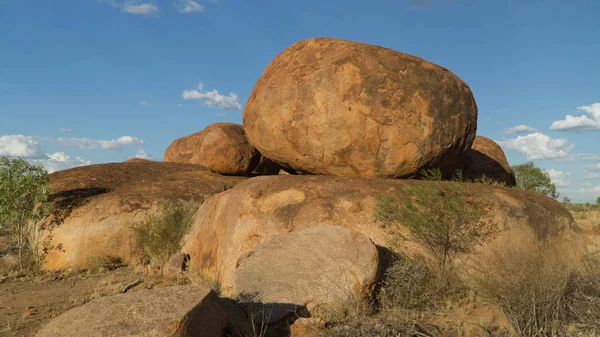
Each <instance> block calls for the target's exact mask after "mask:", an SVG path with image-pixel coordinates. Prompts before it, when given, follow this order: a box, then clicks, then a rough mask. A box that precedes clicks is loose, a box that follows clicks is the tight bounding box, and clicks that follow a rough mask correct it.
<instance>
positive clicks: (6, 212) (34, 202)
mask: <svg viewBox="0 0 600 337" xmlns="http://www.w3.org/2000/svg"><path fill="white" fill-rule="evenodd" d="M49 191H50V186H49V182H48V173H47V172H46V170H45V169H44V168H43V167H41V166H33V165H31V164H29V163H28V162H27V161H25V160H24V159H20V158H19V159H11V158H8V157H0V232H4V233H5V234H8V237H9V239H10V241H11V243H12V244H13V245H15V246H16V249H17V253H18V257H19V269H20V270H21V271H23V262H24V257H25V255H24V254H25V253H26V248H27V247H28V246H29V248H30V249H31V252H32V253H33V254H34V255H36V253H37V251H34V250H37V249H38V247H37V245H35V244H31V243H30V242H28V232H27V230H28V224H30V223H32V222H33V223H35V222H37V221H39V220H40V219H41V218H42V217H44V216H46V215H47V214H48V213H49V212H50V203H49V201H48V194H49ZM34 229H35V230H37V227H36V228H34Z"/></svg>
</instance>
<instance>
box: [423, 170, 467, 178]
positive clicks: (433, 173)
mask: <svg viewBox="0 0 600 337" xmlns="http://www.w3.org/2000/svg"><path fill="white" fill-rule="evenodd" d="M461 174H462V171H461ZM419 176H420V178H421V180H430V181H441V180H442V179H443V178H444V175H443V173H442V170H441V169H439V168H431V169H421V170H419Z"/></svg>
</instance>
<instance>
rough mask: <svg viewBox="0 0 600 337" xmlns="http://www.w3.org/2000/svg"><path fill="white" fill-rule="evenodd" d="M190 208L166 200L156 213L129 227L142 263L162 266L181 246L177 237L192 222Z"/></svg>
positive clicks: (191, 209)
mask: <svg viewBox="0 0 600 337" xmlns="http://www.w3.org/2000/svg"><path fill="white" fill-rule="evenodd" d="M193 215H194V209H193V208H191V207H188V206H185V205H183V204H182V203H180V202H169V203H167V204H166V205H165V206H163V208H162V209H161V210H160V211H159V212H158V214H157V215H150V216H148V218H147V219H146V220H145V221H143V222H141V223H138V224H136V225H134V226H133V227H132V230H133V232H134V235H135V239H136V244H137V248H138V251H139V254H140V256H141V258H142V259H143V261H142V262H143V263H144V264H150V265H152V266H155V267H162V266H163V265H164V264H165V263H166V262H167V260H168V259H169V258H170V257H171V256H172V255H173V254H175V253H177V252H179V250H180V249H181V239H182V238H183V236H184V235H185V234H186V233H187V232H188V230H189V229H190V226H191V224H192V217H193Z"/></svg>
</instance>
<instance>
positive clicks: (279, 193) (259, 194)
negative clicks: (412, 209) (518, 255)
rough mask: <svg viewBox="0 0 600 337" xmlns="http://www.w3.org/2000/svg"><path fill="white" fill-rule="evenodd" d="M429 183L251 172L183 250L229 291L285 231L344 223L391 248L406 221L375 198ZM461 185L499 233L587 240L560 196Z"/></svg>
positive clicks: (204, 211)
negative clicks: (379, 215) (246, 264)
mask: <svg viewBox="0 0 600 337" xmlns="http://www.w3.org/2000/svg"><path fill="white" fill-rule="evenodd" d="M434 183H440V184H457V183H455V182H434ZM428 184H432V182H429V181H418V180H387V179H361V178H347V177H326V176H291V175H290V176H283V175H281V176H269V177H256V178H252V179H249V180H246V181H244V182H242V183H240V184H238V185H237V186H236V187H234V188H233V189H231V190H228V191H226V192H224V193H220V194H218V195H216V196H214V197H213V198H211V199H210V200H208V201H207V202H206V203H205V204H203V205H202V207H200V209H199V210H198V212H197V213H196V215H195V217H194V223H193V224H192V229H191V230H190V233H189V234H188V235H187V236H186V237H185V238H184V241H183V248H182V251H183V252H184V253H186V254H189V255H190V262H189V265H188V266H189V267H190V268H191V269H195V270H197V271H201V272H203V273H204V274H206V275H209V276H211V277H214V278H216V279H218V280H219V282H220V284H221V289H222V290H223V292H224V293H225V294H230V293H231V292H232V288H234V283H235V274H236V269H237V267H236V266H237V265H238V263H239V261H240V260H239V259H240V257H242V256H245V255H247V254H249V253H250V252H252V251H253V250H254V249H255V248H256V247H258V246H259V245H260V244H263V243H266V242H268V241H270V240H273V239H275V238H276V237H277V236H278V235H281V234H285V233H290V232H299V231H304V230H306V229H308V228H311V227H314V226H318V225H331V226H343V227H346V228H348V229H350V230H352V231H355V232H358V233H361V234H363V235H365V236H367V237H368V238H370V239H371V240H372V241H373V242H374V243H375V244H377V245H378V246H382V247H389V246H390V245H391V244H392V240H394V238H398V237H399V235H404V236H406V235H408V233H406V231H405V230H404V227H403V226H399V225H397V226H382V225H381V223H378V222H377V221H376V220H375V219H374V207H375V205H376V203H377V200H379V199H380V198H382V197H384V196H397V197H398V198H400V199H399V200H400V202H402V200H404V199H405V198H406V196H407V194H406V188H409V187H419V186H421V187H427V185H428ZM463 184H465V185H466V186H467V188H469V190H468V192H469V196H470V197H471V198H480V199H481V200H484V201H486V202H487V203H489V205H490V206H489V208H490V209H489V212H488V214H487V217H488V218H489V221H490V222H491V224H492V225H493V226H495V227H496V228H497V229H498V232H499V234H498V235H502V232H503V231H505V230H507V229H519V228H528V229H533V230H534V232H535V233H536V235H537V237H538V238H539V239H543V238H546V237H548V236H558V235H563V236H564V237H565V239H566V238H568V237H572V238H573V240H574V243H573V249H578V248H580V247H584V243H583V241H582V239H581V237H580V235H579V234H578V233H576V230H577V229H576V226H575V225H574V221H573V217H572V216H571V214H570V213H569V211H568V210H567V209H565V208H564V207H563V206H562V205H561V204H560V203H559V202H557V201H556V200H554V199H551V198H547V197H545V196H543V195H541V194H537V193H533V192H527V191H523V190H516V189H507V188H502V187H494V186H491V185H487V184H474V183H463ZM579 241H581V242H579ZM398 248H400V249H403V250H404V251H405V252H407V253H411V252H414V251H422V250H423V247H422V246H420V245H418V244H417V243H415V242H412V241H410V240H407V241H406V242H405V243H403V245H401V246H399V247H398ZM282 263H283V262H282Z"/></svg>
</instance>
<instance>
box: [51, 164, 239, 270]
mask: <svg viewBox="0 0 600 337" xmlns="http://www.w3.org/2000/svg"><path fill="white" fill-rule="evenodd" d="M49 179H50V199H51V201H52V202H53V214H52V215H51V216H50V217H49V218H48V219H45V221H44V224H43V226H44V228H45V229H46V230H45V232H44V238H43V241H46V243H47V244H49V245H51V246H52V247H53V249H51V250H49V251H48V252H47V254H46V255H45V258H44V264H43V268H44V269H45V270H59V269H64V268H69V267H73V268H86V267H88V264H90V263H92V262H94V261H95V260H98V259H104V258H114V259H120V260H122V261H123V262H125V263H127V264H135V263H136V262H137V259H138V258H139V256H138V255H139V253H138V252H137V249H136V245H135V241H134V236H133V231H132V230H131V226H132V225H133V224H135V223H138V222H140V221H143V220H145V219H146V217H147V216H148V215H151V214H156V212H157V210H159V208H160V206H162V204H164V203H165V202H167V201H175V200H179V201H182V202H184V203H186V204H189V205H200V204H202V203H203V202H204V201H205V200H206V199H208V198H209V197H211V196H212V195H213V194H217V193H220V192H223V191H225V190H227V189H229V188H231V187H233V186H234V185H235V184H237V183H238V182H240V181H242V180H245V179H246V178H243V177H232V176H222V175H219V174H216V173H213V172H210V171H208V170H207V169H205V168H203V167H201V166H199V165H191V164H179V163H165V162H154V161H135V162H124V163H110V164H100V165H90V166H82V167H76V168H72V169H69V170H64V171H58V172H55V173H52V174H50V175H49Z"/></svg>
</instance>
